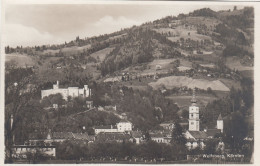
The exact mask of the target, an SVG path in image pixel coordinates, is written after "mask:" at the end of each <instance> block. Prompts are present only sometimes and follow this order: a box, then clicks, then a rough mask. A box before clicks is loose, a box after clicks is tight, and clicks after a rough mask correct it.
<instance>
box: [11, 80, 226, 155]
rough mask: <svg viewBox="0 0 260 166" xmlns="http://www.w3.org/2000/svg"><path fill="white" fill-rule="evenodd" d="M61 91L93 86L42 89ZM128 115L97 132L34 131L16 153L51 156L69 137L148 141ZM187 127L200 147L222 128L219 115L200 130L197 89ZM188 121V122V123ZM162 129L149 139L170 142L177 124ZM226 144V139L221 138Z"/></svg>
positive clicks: (190, 144) (190, 141)
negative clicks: (214, 126)
mask: <svg viewBox="0 0 260 166" xmlns="http://www.w3.org/2000/svg"><path fill="white" fill-rule="evenodd" d="M60 92H61V94H62V96H63V98H64V99H68V96H72V97H76V96H83V97H88V96H90V95H91V90H90V89H89V88H88V86H87V85H85V86H84V88H83V89H79V88H75V87H74V88H72V87H69V88H67V89H60V88H59V82H58V81H57V84H56V85H53V89H50V90H43V91H42V98H44V97H45V96H48V95H51V94H57V93H60ZM126 119H127V117H122V119H121V121H120V122H118V123H117V124H116V125H112V124H111V125H106V126H103V125H102V126H94V127H93V129H94V132H95V135H88V134H87V133H86V132H84V133H74V132H52V131H50V130H49V131H48V133H41V135H42V137H41V138H39V134H38V133H31V134H30V136H29V140H28V141H27V142H25V144H24V145H14V146H13V151H14V153H13V156H14V157H22V158H26V155H25V154H26V153H28V152H31V153H35V152H36V149H37V150H40V151H41V152H42V153H45V154H47V155H49V156H52V157H55V156H56V151H55V146H54V144H53V143H55V142H60V143H61V142H64V141H66V140H74V141H78V142H80V143H84V144H87V143H91V142H95V141H97V142H123V141H131V142H133V143H136V144H140V143H142V142H143V141H145V135H144V134H143V133H142V132H141V131H138V130H133V128H134V127H133V124H132V123H131V122H130V121H128V120H126ZM188 121H189V122H188V130H186V131H185V133H183V134H184V136H185V137H186V139H187V143H186V146H187V148H188V149H195V148H197V147H201V148H204V147H205V141H206V140H208V139H213V138H214V137H215V135H216V134H219V133H222V132H223V126H224V124H223V119H222V117H221V115H219V117H218V119H217V123H216V128H214V129H207V130H203V131H201V129H200V116H199V106H198V105H197V100H196V95H195V90H194V91H193V96H192V99H191V105H190V107H189V120H188ZM185 124H186V123H185ZM160 126H161V128H162V129H159V130H152V131H149V135H150V139H151V140H152V141H155V142H157V143H166V144H169V143H170V142H171V140H172V132H173V130H174V128H175V124H174V122H163V123H161V124H160ZM220 144H221V145H223V142H221V141H220Z"/></svg>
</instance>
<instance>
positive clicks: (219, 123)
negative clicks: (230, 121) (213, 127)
mask: <svg viewBox="0 0 260 166" xmlns="http://www.w3.org/2000/svg"><path fill="white" fill-rule="evenodd" d="M223 127H224V123H223V118H222V116H221V114H219V116H218V120H217V129H220V130H221V133H223Z"/></svg>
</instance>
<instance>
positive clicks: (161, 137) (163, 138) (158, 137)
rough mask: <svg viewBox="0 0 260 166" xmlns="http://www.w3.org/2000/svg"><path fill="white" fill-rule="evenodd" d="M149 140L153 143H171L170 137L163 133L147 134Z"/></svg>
mask: <svg viewBox="0 0 260 166" xmlns="http://www.w3.org/2000/svg"><path fill="white" fill-rule="evenodd" d="M149 134H150V137H151V140H152V141H155V142H157V143H170V142H171V136H169V135H168V134H167V133H163V132H155V133H149Z"/></svg>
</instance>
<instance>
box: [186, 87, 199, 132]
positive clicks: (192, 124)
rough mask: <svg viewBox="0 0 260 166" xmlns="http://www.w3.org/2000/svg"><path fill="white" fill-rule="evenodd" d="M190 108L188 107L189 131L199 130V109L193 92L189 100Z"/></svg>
mask: <svg viewBox="0 0 260 166" xmlns="http://www.w3.org/2000/svg"><path fill="white" fill-rule="evenodd" d="M191 103H192V104H191V106H190V107H189V131H199V130H200V118H199V107H198V106H197V101H196V98H195V90H194V91H193V97H192V99H191Z"/></svg>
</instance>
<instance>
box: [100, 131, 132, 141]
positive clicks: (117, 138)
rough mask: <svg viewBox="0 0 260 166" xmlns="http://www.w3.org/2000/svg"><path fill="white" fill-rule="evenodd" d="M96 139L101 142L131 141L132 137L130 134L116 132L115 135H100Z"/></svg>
mask: <svg viewBox="0 0 260 166" xmlns="http://www.w3.org/2000/svg"><path fill="white" fill-rule="evenodd" d="M96 138H97V140H99V141H123V140H129V139H130V138H131V137H130V135H129V134H125V133H119V132H114V133H99V134H98V135H97V137H96Z"/></svg>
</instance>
